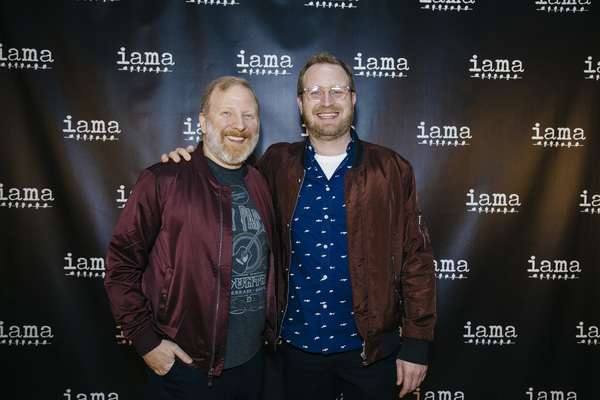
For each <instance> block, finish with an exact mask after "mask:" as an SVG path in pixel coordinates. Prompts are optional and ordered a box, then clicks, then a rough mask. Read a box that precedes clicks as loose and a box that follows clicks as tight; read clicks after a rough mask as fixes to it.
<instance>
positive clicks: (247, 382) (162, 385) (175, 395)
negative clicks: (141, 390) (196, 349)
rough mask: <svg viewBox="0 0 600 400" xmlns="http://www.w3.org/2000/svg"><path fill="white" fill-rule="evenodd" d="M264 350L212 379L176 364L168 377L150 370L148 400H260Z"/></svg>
mask: <svg viewBox="0 0 600 400" xmlns="http://www.w3.org/2000/svg"><path fill="white" fill-rule="evenodd" d="M262 367H263V349H262V347H261V349H260V350H259V352H258V353H257V354H256V355H255V356H254V357H253V358H252V359H250V360H249V361H248V362H247V363H245V364H243V365H240V366H239V367H235V368H230V369H226V370H224V371H223V373H222V374H221V376H219V377H215V376H213V378H212V387H209V386H208V376H207V375H206V374H203V373H202V372H200V371H197V370H195V369H192V368H190V367H188V366H187V365H185V364H183V363H182V362H181V361H179V360H176V361H175V364H174V365H173V367H172V368H171V369H170V370H169V372H167V374H166V375H164V376H160V375H157V374H156V373H155V372H154V371H152V370H151V369H150V368H148V374H147V381H148V399H149V400H258V398H259V394H260V385H261V381H262Z"/></svg>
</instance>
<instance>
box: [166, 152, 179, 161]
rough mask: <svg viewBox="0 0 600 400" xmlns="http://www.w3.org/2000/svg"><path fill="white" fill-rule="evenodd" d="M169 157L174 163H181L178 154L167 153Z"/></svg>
mask: <svg viewBox="0 0 600 400" xmlns="http://www.w3.org/2000/svg"><path fill="white" fill-rule="evenodd" d="M169 157H170V158H171V160H173V161H175V162H176V163H178V162H179V161H181V158H180V157H179V154H177V152H176V151H172V152H170V153H169Z"/></svg>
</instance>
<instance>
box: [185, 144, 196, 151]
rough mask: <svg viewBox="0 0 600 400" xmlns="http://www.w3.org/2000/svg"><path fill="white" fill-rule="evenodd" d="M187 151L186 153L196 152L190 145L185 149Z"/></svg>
mask: <svg viewBox="0 0 600 400" xmlns="http://www.w3.org/2000/svg"><path fill="white" fill-rule="evenodd" d="M185 149H186V150H187V152H188V153H193V152H194V150H196V148H195V147H194V146H192V145H191V144H190V145H189V146H188V147H186V148H185Z"/></svg>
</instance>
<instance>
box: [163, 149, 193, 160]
mask: <svg viewBox="0 0 600 400" xmlns="http://www.w3.org/2000/svg"><path fill="white" fill-rule="evenodd" d="M194 150H196V148H195V147H194V146H188V147H186V148H185V149H184V148H182V147H178V148H176V149H175V150H173V151H172V152H170V153H169V155H166V154H163V155H162V156H160V160H161V161H162V162H164V163H166V162H169V159H171V160H173V161H175V162H176V163H178V162H179V161H181V157H183V159H184V160H185V161H190V160H191V159H192V156H191V155H190V153H193V152H194ZM180 156H181V157H180Z"/></svg>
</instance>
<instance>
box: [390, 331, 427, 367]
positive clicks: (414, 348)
mask: <svg viewBox="0 0 600 400" xmlns="http://www.w3.org/2000/svg"><path fill="white" fill-rule="evenodd" d="M397 358H398V359H400V360H404V361H408V362H411V363H414V364H421V365H428V364H429V341H428V340H422V339H414V338H409V337H403V338H402V344H401V345H400V351H399V352H398V357H397Z"/></svg>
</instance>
